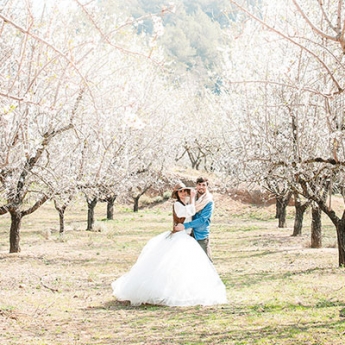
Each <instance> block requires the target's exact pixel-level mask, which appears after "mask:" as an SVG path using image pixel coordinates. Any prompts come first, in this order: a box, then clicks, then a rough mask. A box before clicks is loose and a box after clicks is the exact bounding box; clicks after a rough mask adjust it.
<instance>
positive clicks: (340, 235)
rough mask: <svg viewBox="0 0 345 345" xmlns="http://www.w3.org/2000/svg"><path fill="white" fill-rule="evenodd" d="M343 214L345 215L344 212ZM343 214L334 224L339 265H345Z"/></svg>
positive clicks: (344, 224)
mask: <svg viewBox="0 0 345 345" xmlns="http://www.w3.org/2000/svg"><path fill="white" fill-rule="evenodd" d="M344 215H345V212H344ZM344 215H343V217H342V219H341V220H340V221H339V222H338V224H337V226H336V229H337V240H338V255H339V267H345V219H344Z"/></svg>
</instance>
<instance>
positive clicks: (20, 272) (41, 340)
mask: <svg viewBox="0 0 345 345" xmlns="http://www.w3.org/2000/svg"><path fill="white" fill-rule="evenodd" d="M215 201H216V205H217V207H216V211H215V215H214V223H213V225H212V229H213V230H212V231H213V237H212V248H213V253H214V264H215V267H216V269H217V271H218V272H219V274H220V276H221V278H222V279H223V281H224V282H225V284H226V287H227V291H228V299H229V301H230V303H229V304H228V305H222V306H214V307H200V306H199V307H190V308H167V307H158V306H141V307H131V306H129V305H127V304H124V303H120V302H117V301H116V300H115V299H114V298H113V296H112V295H111V287H110V284H111V282H112V281H113V280H115V279H116V278H118V277H119V276H121V275H122V274H123V273H125V272H126V271H127V270H128V269H129V268H130V267H131V266H132V265H133V263H134V262H135V260H136V258H137V256H138V254H139V253H140V250H141V248H142V247H143V246H144V244H145V243H146V242H147V240H148V239H149V238H151V237H152V236H154V235H155V234H158V233H160V232H162V230H163V231H165V230H166V228H167V227H170V225H171V211H170V210H171V203H170V202H169V201H168V202H165V203H163V204H161V205H157V206H155V207H152V208H148V209H142V210H140V211H139V212H138V213H136V214H134V213H133V212H131V210H130V209H128V207H121V208H120V206H118V207H117V209H116V212H115V220H113V221H105V220H104V217H105V205H104V204H103V205H99V206H97V210H96V216H97V224H96V230H97V231H94V232H89V231H85V227H86V223H85V217H86V207H85V206H84V205H82V206H80V205H74V206H73V207H72V209H71V210H70V211H69V212H68V217H67V220H66V225H67V226H66V229H67V230H66V233H65V235H64V236H63V237H61V236H59V233H58V228H57V226H58V225H57V224H58V217H57V214H56V212H55V210H54V208H53V205H52V204H49V203H48V204H47V205H45V206H44V207H42V208H41V209H40V210H39V211H37V212H36V213H35V214H33V215H32V216H30V217H28V218H27V219H25V220H24V222H23V227H22V233H21V247H22V252H21V253H19V254H9V253H8V229H9V218H8V216H2V217H1V218H0V344H3V345H24V344H27V345H58V344H64V345H66V344H67V345H70V344H71V345H72V344H73V345H89V344H90V345H91V344H104V345H105V344H297V343H298V344H331V343H332V344H333V345H334V344H340V343H341V342H340V339H341V337H343V336H344V334H345V333H344V332H345V328H344V326H341V325H344V319H343V317H342V314H341V313H342V312H344V313H345V309H344V308H345V299H344V297H343V296H344V291H345V290H344V287H345V272H344V270H342V269H339V268H338V267H337V249H336V239H335V234H334V229H332V226H331V224H329V222H327V220H325V221H324V228H325V232H324V248H322V249H320V250H317V251H316V250H312V249H310V248H309V246H308V243H309V236H310V234H309V233H308V227H309V224H308V221H309V220H308V217H307V219H306V227H305V229H304V230H303V232H304V233H303V235H302V236H301V237H299V238H293V237H291V233H292V224H293V217H292V213H293V208H290V209H289V212H288V227H287V228H286V229H277V227H276V220H275V219H274V206H272V205H271V206H269V207H257V206H253V205H248V204H243V203H241V202H240V201H234V200H231V199H229V198H228V196H226V195H215ZM339 207H341V204H340V203H339ZM315 282H317V283H316V284H315ZM318 305H320V306H322V308H323V306H324V309H322V308H321V307H320V308H319V309H318V308H317V306H318ZM315 306H316V307H315ZM307 315H308V316H307ZM344 317H345V315H344ZM296 327H297V328H296ZM326 339H329V340H330V341H332V342H331V343H327V342H326V341H327V340H326ZM336 339H338V340H336ZM317 341H318V342H317Z"/></svg>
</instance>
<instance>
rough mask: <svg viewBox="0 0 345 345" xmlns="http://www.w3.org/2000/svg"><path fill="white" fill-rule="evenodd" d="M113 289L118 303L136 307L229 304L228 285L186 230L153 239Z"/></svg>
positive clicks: (113, 285)
mask: <svg viewBox="0 0 345 345" xmlns="http://www.w3.org/2000/svg"><path fill="white" fill-rule="evenodd" d="M188 220H189V219H186V221H188ZM112 289H113V295H114V296H115V297H116V298H117V300H119V301H130V303H131V305H134V306H137V305H140V304H155V305H166V306H194V305H214V304H223V303H227V298H226V290H225V286H224V284H223V282H222V281H221V279H220V277H219V275H218V273H217V271H216V270H215V268H214V266H213V264H212V262H211V261H210V259H209V258H208V256H207V255H206V254H205V252H204V251H203V249H202V248H201V247H200V245H199V244H198V242H197V241H196V240H195V239H194V238H192V237H190V236H189V234H188V233H187V232H186V231H180V232H177V233H174V234H171V232H170V231H166V232H164V233H162V234H160V235H158V236H156V237H153V238H152V239H151V240H149V242H148V243H147V244H146V245H145V247H144V248H143V250H142V252H141V254H140V255H139V257H138V259H137V262H136V263H135V264H134V266H133V267H132V268H131V269H130V271H129V272H128V273H126V274H124V275H123V276H121V277H120V278H119V279H117V280H116V281H114V282H113V283H112Z"/></svg>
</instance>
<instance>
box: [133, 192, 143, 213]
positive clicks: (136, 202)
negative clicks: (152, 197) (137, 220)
mask: <svg viewBox="0 0 345 345" xmlns="http://www.w3.org/2000/svg"><path fill="white" fill-rule="evenodd" d="M140 197H141V195H138V196H136V197H135V198H133V200H134V206H133V211H134V212H138V211H139V199H140Z"/></svg>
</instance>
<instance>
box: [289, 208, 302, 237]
mask: <svg viewBox="0 0 345 345" xmlns="http://www.w3.org/2000/svg"><path fill="white" fill-rule="evenodd" d="M295 210H296V214H295V222H294V225H293V233H292V236H301V235H302V226H303V218H304V211H305V210H304V209H303V208H302V207H300V205H299V206H297V205H296V206H295Z"/></svg>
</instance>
